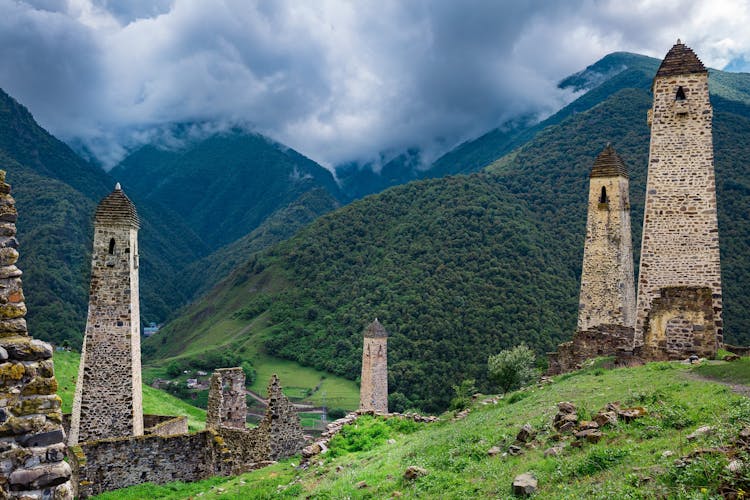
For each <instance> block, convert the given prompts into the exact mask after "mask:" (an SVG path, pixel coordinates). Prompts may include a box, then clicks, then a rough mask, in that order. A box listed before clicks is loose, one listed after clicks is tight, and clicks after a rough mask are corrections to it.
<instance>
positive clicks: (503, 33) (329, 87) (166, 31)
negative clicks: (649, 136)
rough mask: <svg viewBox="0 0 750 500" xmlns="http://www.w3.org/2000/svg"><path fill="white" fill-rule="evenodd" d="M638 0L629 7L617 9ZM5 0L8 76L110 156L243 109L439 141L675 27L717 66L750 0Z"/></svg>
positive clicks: (543, 95)
mask: <svg viewBox="0 0 750 500" xmlns="http://www.w3.org/2000/svg"><path fill="white" fill-rule="evenodd" d="M624 4H627V5H624ZM705 4H706V2H698V1H680V2H652V1H648V0H644V1H642V2H637V3H632V2H614V1H597V0H568V1H564V2H549V1H526V2H518V1H497V0H494V1H493V0H487V1H479V0H468V1H464V2H452V1H445V2H438V1H429V2H428V1H418V0H414V1H409V2H403V1H395V0H394V1H382V0H381V1H377V2H376V1H373V2H366V1H360V2H345V1H334V0H329V1H323V0H321V1H316V2H303V1H292V0H287V1H282V0H278V1H273V2H260V1H258V2H249V1H244V0H226V1H223V2H203V1H192V2H191V1H172V2H170V1H163V0H162V1H156V2H154V1H145V0H137V1H133V2H118V1H114V0H96V1H90V0H68V1H62V0H60V1H53V0H46V1H45V0H37V1H34V2H13V1H9V0H0V87H2V88H4V89H5V90H6V91H7V92H9V93H10V94H12V95H13V96H15V97H16V98H18V99H19V100H20V101H21V102H22V103H24V104H26V105H27V106H28V107H29V108H30V109H31V110H32V112H33V113H34V114H35V116H36V117H37V119H38V120H39V121H40V122H41V123H42V124H43V125H44V126H46V127H48V128H49V129H50V130H51V131H52V132H53V133H55V134H56V135H58V136H60V137H62V138H63V139H80V140H82V141H83V142H84V143H86V144H88V145H89V146H90V147H91V148H92V149H93V150H94V151H95V152H96V153H97V154H98V155H100V156H101V157H102V158H103V159H104V160H105V161H106V162H107V163H112V162H114V161H116V160H117V158H119V157H120V156H121V155H122V154H123V152H124V149H123V147H124V146H125V147H127V146H132V145H134V144H137V143H138V142H141V141H144V140H149V139H150V138H152V137H154V136H155V134H157V133H158V131H159V129H160V127H163V126H164V125H165V124H168V123H170V122H175V121H179V122H186V121H207V122H210V123H212V125H211V126H210V127H213V128H215V127H220V126H222V125H225V124H232V123H243V124H246V125H247V126H249V127H252V128H254V129H256V130H258V131H260V132H262V133H265V134H267V135H270V136H271V137H273V138H274V139H276V140H279V141H281V142H283V143H285V144H288V145H290V146H292V147H294V148H296V149H298V150H300V151H302V152H303V153H305V154H307V155H309V156H311V157H312V158H313V159H315V160H317V161H320V162H323V163H325V164H327V165H334V164H337V163H340V162H344V161H351V160H368V159H371V158H374V157H376V156H378V154H379V153H382V152H386V153H387V152H392V153H396V152H398V151H400V150H402V149H404V148H407V147H419V148H421V149H423V150H424V151H426V152H427V155H428V156H429V155H433V156H434V155H436V154H439V153H442V152H444V151H445V150H447V149H449V148H450V147H452V146H454V145H455V144H457V143H458V142H460V141H462V140H465V139H467V138H471V137H474V136H476V135H478V134H480V133H482V132H484V131H486V130H488V129H490V128H492V127H495V126H497V125H498V124H500V123H502V122H503V121H504V120H506V119H509V118H512V117H514V116H518V115H519V114H525V113H532V114H538V115H543V114H545V113H549V112H552V111H554V110H555V109H556V108H557V107H559V106H560V105H561V104H563V103H564V102H566V100H569V99H570V98H571V97H572V96H570V95H568V94H566V93H564V92H562V91H560V90H559V89H557V88H556V82H557V81H559V80H560V79H561V78H562V77H564V76H566V75H568V74H570V73H572V72H575V71H578V70H580V69H582V68H583V67H585V66H586V65H588V64H591V63H593V62H594V61H595V60H596V59H598V58H599V57H601V56H603V55H605V54H606V53H608V52H611V51H614V50H630V51H635V52H641V53H644V52H645V53H648V54H650V55H655V56H661V55H663V53H664V52H665V51H666V50H667V49H668V48H669V46H670V45H671V43H673V42H674V38H676V37H677V36H682V37H683V38H686V39H687V41H688V42H689V43H690V45H691V46H693V47H694V48H695V49H696V50H698V51H699V53H700V54H701V56H702V57H703V59H704V61H706V62H707V63H709V64H712V65H714V66H719V67H721V66H723V65H724V64H726V63H728V62H729V61H730V60H732V59H737V58H740V57H742V55H743V54H744V53H745V52H746V51H747V48H748V46H750V41H749V38H750V37H749V36H748V35H747V34H745V32H746V29H745V26H746V22H747V20H748V12H747V6H745V4H744V2H737V3H736V4H735V3H734V2H731V1H727V2H723V1H720V0H716V1H715V2H712V3H711V5H710V6H708V7H707V6H705Z"/></svg>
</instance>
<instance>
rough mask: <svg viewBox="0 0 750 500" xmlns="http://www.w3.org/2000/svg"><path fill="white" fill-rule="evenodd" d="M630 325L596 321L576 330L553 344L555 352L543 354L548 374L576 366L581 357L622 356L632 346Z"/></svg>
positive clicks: (581, 362) (583, 358)
mask: <svg viewBox="0 0 750 500" xmlns="http://www.w3.org/2000/svg"><path fill="white" fill-rule="evenodd" d="M633 335H634V329H633V328H632V327H628V326H623V325H598V326H596V327H593V328H591V329H589V330H579V331H577V332H576V333H575V335H573V340H571V341H570V342H565V343H563V344H560V345H559V346H558V347H557V352H552V353H548V354H547V360H548V363H549V366H548V368H547V374H548V375H558V374H560V373H565V372H569V371H572V370H578V369H580V368H581V366H582V364H583V362H584V361H586V360H588V359H593V358H597V357H601V356H618V357H620V356H622V355H623V352H627V351H632V349H633Z"/></svg>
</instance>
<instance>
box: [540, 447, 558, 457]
mask: <svg viewBox="0 0 750 500" xmlns="http://www.w3.org/2000/svg"><path fill="white" fill-rule="evenodd" d="M562 452H563V447H562V446H553V447H552V448H547V449H546V450H544V456H545V457H559V456H560V455H561V454H562Z"/></svg>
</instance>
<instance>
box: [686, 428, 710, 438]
mask: <svg viewBox="0 0 750 500" xmlns="http://www.w3.org/2000/svg"><path fill="white" fill-rule="evenodd" d="M714 430H715V429H714V428H713V427H711V426H710V425H704V426H702V427H698V428H697V429H695V430H694V431H693V432H692V433H690V434H688V435H687V436H686V437H685V439H687V440H688V441H695V440H696V439H698V438H699V437H706V436H710V435H711V434H713V433H714Z"/></svg>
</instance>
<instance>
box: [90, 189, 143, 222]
mask: <svg viewBox="0 0 750 500" xmlns="http://www.w3.org/2000/svg"><path fill="white" fill-rule="evenodd" d="M94 222H95V223H96V224H107V225H118V226H132V227H135V228H139V227H140V226H141V221H140V219H139V218H138V212H136V210H135V205H133V202H132V201H130V198H128V197H127V196H125V193H123V191H122V188H121V187H120V183H119V182H118V183H117V184H116V185H115V189H114V191H112V192H111V193H109V195H107V196H106V197H105V198H104V199H103V200H102V201H100V202H99V205H98V206H97V207H96V214H95V215H94Z"/></svg>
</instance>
